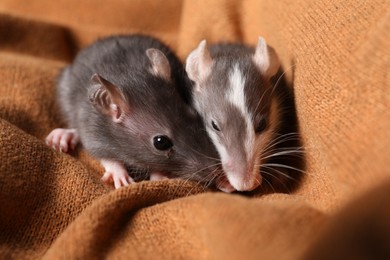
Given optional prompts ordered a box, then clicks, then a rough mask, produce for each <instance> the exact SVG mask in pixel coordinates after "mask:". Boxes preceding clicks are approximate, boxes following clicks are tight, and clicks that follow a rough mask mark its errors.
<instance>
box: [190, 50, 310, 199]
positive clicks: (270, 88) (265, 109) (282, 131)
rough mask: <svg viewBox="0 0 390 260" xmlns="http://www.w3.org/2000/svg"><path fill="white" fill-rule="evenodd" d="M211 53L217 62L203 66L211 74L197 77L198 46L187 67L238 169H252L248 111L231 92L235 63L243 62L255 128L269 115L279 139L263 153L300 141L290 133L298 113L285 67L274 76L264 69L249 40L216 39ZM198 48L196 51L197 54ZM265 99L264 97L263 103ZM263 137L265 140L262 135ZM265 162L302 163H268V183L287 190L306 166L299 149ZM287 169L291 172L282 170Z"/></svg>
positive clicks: (200, 106) (196, 97) (203, 110)
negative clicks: (245, 42)
mask: <svg viewBox="0 0 390 260" xmlns="http://www.w3.org/2000/svg"><path fill="white" fill-rule="evenodd" d="M198 48H200V47H198ZM209 53H210V56H211V60H212V63H211V64H212V65H211V68H210V69H209V70H208V69H203V71H209V73H208V76H207V77H206V78H198V77H196V73H197V70H196V68H195V69H194V68H193V67H192V65H193V64H197V63H196V61H195V62H194V61H193V60H192V59H193V57H197V59H201V58H199V57H201V56H195V55H197V54H196V51H193V52H192V53H191V54H190V55H189V57H188V59H187V62H188V61H190V63H187V65H188V66H187V72H188V74H189V75H190V74H191V73H194V74H193V75H191V76H190V77H192V78H193V80H194V81H195V82H194V85H195V86H194V87H193V88H192V93H193V104H194V106H195V107H196V109H197V111H198V112H199V113H200V114H201V116H202V118H203V120H204V123H205V126H206V127H207V128H208V131H209V133H210V135H214V134H215V135H216V136H217V137H218V138H217V140H218V142H220V146H223V147H225V148H226V151H227V153H229V154H230V157H231V158H234V161H235V162H236V163H237V162H239V164H240V165H237V167H238V168H237V169H239V168H240V169H247V168H246V167H250V166H249V165H246V162H248V155H247V154H246V152H245V149H244V145H243V143H244V141H245V140H246V139H247V138H246V134H247V133H246V132H245V129H246V128H245V119H244V115H243V114H242V112H241V111H240V110H239V109H236V107H235V106H233V105H232V103H231V102H230V101H229V100H228V99H227V96H226V94H227V91H229V84H230V82H229V73H230V72H231V71H232V70H233V68H234V66H238V68H239V70H240V71H241V73H242V74H243V77H244V78H245V80H246V81H245V85H244V94H245V101H244V102H245V104H244V105H245V107H246V108H247V111H248V113H249V115H250V117H251V120H252V125H253V131H254V132H255V130H256V127H257V126H258V124H259V122H260V120H261V118H262V117H264V118H265V119H266V122H267V123H266V125H267V126H266V129H265V130H267V129H268V130H269V131H268V133H270V134H271V138H269V140H270V143H271V142H272V141H275V140H279V141H278V142H274V143H276V145H274V146H273V148H272V149H270V150H268V151H266V152H264V151H261V153H260V154H262V155H263V156H266V155H270V154H272V151H280V150H283V151H285V150H288V149H290V148H289V147H300V146H301V143H300V139H299V137H298V136H296V138H291V136H293V137H294V136H295V134H296V133H297V132H298V126H297V119H296V115H295V106H294V101H293V95H292V93H291V92H290V90H289V89H288V88H287V85H286V81H285V79H284V78H283V74H281V71H279V73H278V74H276V75H275V77H274V78H272V79H270V78H269V77H266V76H265V75H262V73H261V72H260V70H259V68H258V67H257V66H256V64H255V63H254V60H253V56H254V53H255V49H254V48H250V47H248V46H245V45H241V44H217V45H213V46H210V48H209ZM193 54H194V56H192V55H193ZM198 64H199V63H198ZM198 71H199V69H198ZM271 76H274V75H271ZM275 78H277V79H278V80H279V79H280V82H279V81H278V84H277V85H276V87H274V85H275V81H274V79H275ZM260 99H261V103H259V102H260ZM273 101H276V104H278V105H277V112H276V114H277V115H278V118H277V122H273V123H272V128H270V121H271V118H270V112H271V104H272V102H273ZM212 120H215V122H217V123H218V126H219V128H220V129H221V131H220V132H218V131H215V130H213V127H212ZM271 130H272V131H271ZM292 133H293V134H294V135H292ZM256 136H260V138H261V133H256ZM283 136H286V137H288V136H290V138H285V139H283V140H282V139H280V137H283ZM276 138H279V139H276ZM259 140H260V141H262V140H263V139H259ZM280 140H281V141H280ZM216 146H217V147H218V146H219V145H218V144H216ZM220 155H221V154H220ZM221 156H222V155H221ZM241 163H242V165H241ZM262 163H273V164H280V165H287V167H296V168H297V170H294V169H291V170H289V169H288V170H287V169H286V168H283V167H274V169H269V168H267V169H266V171H267V172H268V174H267V175H263V178H264V179H265V180H266V183H267V184H270V185H271V188H272V189H274V188H275V189H278V188H280V190H283V189H284V191H285V190H286V189H287V190H288V189H290V188H291V187H293V186H294V185H296V184H297V183H296V181H297V179H298V178H300V173H301V172H300V171H301V170H300V169H303V168H304V161H303V159H302V157H299V158H297V156H296V154H292V155H283V156H274V157H271V158H270V159H267V160H266V161H265V162H264V161H263V162H262ZM224 167H225V165H224ZM255 167H259V168H258V170H259V172H260V166H259V165H256V166H255ZM224 169H225V168H224ZM244 172H245V171H244ZM264 172H265V171H264ZM284 173H286V174H285V175H283V174H284ZM286 176H287V177H286ZM289 176H291V179H292V184H291V183H287V182H288V181H291V180H290V179H289ZM243 177H244V176H243ZM286 179H287V181H286ZM274 191H275V190H274Z"/></svg>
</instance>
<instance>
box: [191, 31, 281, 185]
mask: <svg viewBox="0 0 390 260" xmlns="http://www.w3.org/2000/svg"><path fill="white" fill-rule="evenodd" d="M223 48H225V49H224V50H222V49H223ZM237 53H238V54H237ZM214 55H215V56H214V57H212V56H211V55H210V53H209V51H208V49H207V46H206V42H205V41H202V42H201V43H200V44H199V46H198V48H197V49H195V50H194V51H192V52H191V53H190V55H189V56H188V58H187V61H186V71H187V73H188V76H189V78H190V79H191V80H192V81H194V83H195V86H194V89H193V97H194V104H195V107H196V109H197V111H198V112H199V113H200V114H201V115H202V118H203V120H204V122H205V125H206V129H207V132H208V134H209V136H210V137H211V139H212V141H213V143H214V145H215V146H216V148H217V150H218V153H219V155H220V157H221V161H222V166H223V170H224V171H225V173H226V178H227V181H226V180H223V181H222V182H221V183H220V185H219V186H220V189H222V190H225V191H231V190H238V191H250V190H253V189H255V188H256V187H258V186H259V185H260V184H261V175H260V165H261V164H262V162H263V160H264V159H266V158H265V157H266V153H267V150H269V149H270V145H271V144H272V143H271V142H272V140H273V139H274V138H275V137H274V136H273V135H274V133H275V132H276V128H277V126H278V121H279V111H278V107H279V105H278V101H277V99H276V98H274V96H275V95H273V89H272V87H271V86H270V85H269V84H268V81H269V79H270V78H271V77H272V76H273V75H275V73H276V72H277V70H278V68H279V62H278V59H277V57H276V54H275V53H274V52H273V50H272V49H271V48H269V47H268V46H267V44H266V43H265V41H264V39H262V38H259V42H258V45H257V47H256V50H255V52H254V53H252V52H251V51H250V50H248V49H246V50H243V49H242V48H241V49H240V47H238V46H236V47H226V46H225V47H221V48H220V51H219V52H217V53H214Z"/></svg>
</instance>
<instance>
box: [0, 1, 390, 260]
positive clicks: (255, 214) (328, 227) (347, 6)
mask: <svg viewBox="0 0 390 260" xmlns="http://www.w3.org/2000/svg"><path fill="white" fill-rule="evenodd" d="M389 32H390V2H389V1H386V0H372V1H355V0H348V1H342V0H333V1H331V0H325V1H310V0H297V1H287V0H280V1H268V0H247V1H240V0H234V1H233V0H212V1H202V0H196V1H194V0H184V1H180V0H165V1H154V0H142V1H141V0H133V1H121V0H112V1H100V0H93V1H92V0H85V1H80V0H56V1H49V0H29V1H22V0H1V1H0V258H1V259H37V258H38V259H102V258H108V259H366V258H367V259H373V258H374V259H378V258H380V257H384V258H387V259H389V258H390V221H389V219H390V207H389V205H390V170H389V167H388V165H389V156H390V152H389V151H390V148H389V147H390V112H389V111H390V73H389V67H390V34H389ZM126 33H143V34H149V35H153V36H155V37H158V38H160V39H161V40H162V41H164V42H165V43H167V44H168V45H169V46H170V47H172V48H173V49H174V50H175V51H176V52H177V54H178V55H179V57H180V58H181V59H182V60H183V61H184V59H185V57H186V56H187V55H188V53H189V52H190V51H191V50H192V49H193V48H195V47H196V46H197V45H198V43H199V42H200V40H202V39H207V41H208V42H209V43H213V42H219V41H234V42H236V41H240V42H244V43H247V44H250V45H253V46H254V45H255V44H256V42H257V39H258V36H260V35H261V36H263V37H264V38H265V39H266V40H267V42H268V43H269V44H270V45H271V46H273V47H274V49H275V50H276V51H277V53H278V54H279V57H280V59H281V62H282V65H283V67H284V69H285V71H286V75H287V79H288V81H289V82H290V83H291V85H292V87H293V89H294V93H295V103H296V107H297V116H298V120H299V125H300V132H301V135H302V140H303V144H304V146H305V159H306V165H307V166H306V170H305V174H304V177H303V179H302V180H301V183H300V184H299V186H298V188H297V189H296V190H295V191H293V192H292V193H291V194H281V193H273V194H267V195H265V194H260V193H259V194H252V195H249V196H248V195H242V194H225V193H222V192H217V191H214V190H205V189H204V188H203V187H202V186H200V185H198V184H196V183H191V182H188V181H183V180H164V181H153V182H149V181H144V182H139V183H136V184H132V185H130V186H129V187H126V188H122V189H119V190H114V189H113V187H110V186H107V185H104V184H103V183H102V182H101V181H100V177H101V175H102V173H103V168H102V167H101V165H100V164H99V163H98V161H96V160H95V159H94V158H92V157H91V156H89V155H88V154H87V153H86V152H85V151H84V150H83V149H78V150H77V151H75V152H74V153H71V154H62V153H59V152H56V151H54V150H52V149H51V148H49V147H47V146H46V145H45V142H44V139H45V137H46V135H47V134H48V133H49V132H50V131H51V130H52V129H53V128H56V127H60V126H64V122H63V119H62V118H61V116H60V114H59V110H58V105H57V104H56V102H55V98H54V93H55V80H56V77H57V75H58V73H59V71H60V69H61V68H63V67H64V66H66V65H67V64H69V63H70V62H71V61H72V59H73V58H74V56H75V55H76V54H77V52H78V51H79V50H80V49H81V48H83V47H85V46H87V45H88V44H90V43H92V42H93V41H94V40H96V39H98V38H101V37H103V36H108V35H115V34H126Z"/></svg>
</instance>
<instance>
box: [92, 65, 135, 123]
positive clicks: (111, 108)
mask: <svg viewBox="0 0 390 260" xmlns="http://www.w3.org/2000/svg"><path fill="white" fill-rule="evenodd" d="M90 85H91V87H90V89H89V91H88V96H89V100H90V102H91V103H92V104H93V106H94V107H95V108H96V109H97V110H98V111H99V112H100V113H102V114H104V115H107V116H111V118H112V120H113V121H114V122H115V123H119V122H121V121H122V119H123V116H124V112H125V111H126V110H127V109H128V105H126V102H125V99H124V97H123V95H122V92H121V91H120V89H119V88H118V87H117V86H115V85H114V84H112V83H111V82H109V81H108V80H106V79H104V78H103V77H102V76H100V75H99V74H97V73H96V74H94V75H93V76H92V77H91V80H90Z"/></svg>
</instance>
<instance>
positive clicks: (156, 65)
mask: <svg viewBox="0 0 390 260" xmlns="http://www.w3.org/2000/svg"><path fill="white" fill-rule="evenodd" d="M146 56H148V58H149V60H150V62H151V63H152V71H151V72H152V74H154V75H156V76H159V77H162V78H163V79H165V80H168V81H169V80H171V65H169V61H168V59H167V57H166V56H165V55H164V53H163V52H162V51H160V50H157V49H153V48H150V49H147V50H146Z"/></svg>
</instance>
